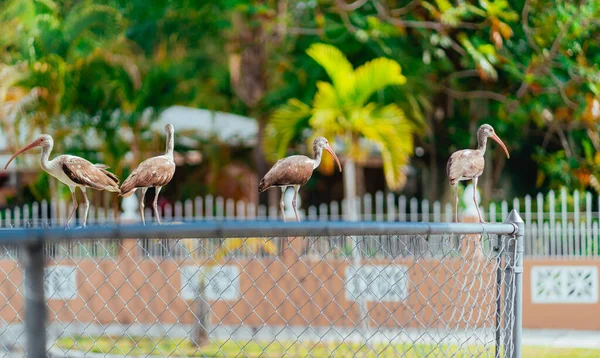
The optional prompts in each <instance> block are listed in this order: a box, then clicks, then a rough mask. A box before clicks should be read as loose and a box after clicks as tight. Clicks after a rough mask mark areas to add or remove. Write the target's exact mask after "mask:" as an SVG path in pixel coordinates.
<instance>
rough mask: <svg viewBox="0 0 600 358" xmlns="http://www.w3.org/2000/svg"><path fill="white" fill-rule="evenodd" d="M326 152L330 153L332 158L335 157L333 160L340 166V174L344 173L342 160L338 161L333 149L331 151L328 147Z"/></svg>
mask: <svg viewBox="0 0 600 358" xmlns="http://www.w3.org/2000/svg"><path fill="white" fill-rule="evenodd" d="M325 150H326V151H328V152H329V154H331V156H332V157H333V159H335V162H336V163H337V165H338V168H340V172H341V171H342V165H341V164H340V160H339V159H338V157H337V155H335V153H334V152H333V149H331V147H330V146H326V147H325Z"/></svg>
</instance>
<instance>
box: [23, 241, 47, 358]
mask: <svg viewBox="0 0 600 358" xmlns="http://www.w3.org/2000/svg"><path fill="white" fill-rule="evenodd" d="M24 251H25V252H24V259H23V261H24V264H25V282H24V286H25V332H26V335H27V356H28V357H35V358H38V357H40V358H42V357H46V299H45V297H44V250H43V243H42V242H41V241H40V242H36V243H33V244H28V245H25V250H24Z"/></svg>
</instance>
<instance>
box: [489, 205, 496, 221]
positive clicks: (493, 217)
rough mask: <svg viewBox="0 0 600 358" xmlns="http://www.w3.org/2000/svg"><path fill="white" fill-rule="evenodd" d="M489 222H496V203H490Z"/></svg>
mask: <svg viewBox="0 0 600 358" xmlns="http://www.w3.org/2000/svg"><path fill="white" fill-rule="evenodd" d="M490 222H491V223H495V222H496V203H490Z"/></svg>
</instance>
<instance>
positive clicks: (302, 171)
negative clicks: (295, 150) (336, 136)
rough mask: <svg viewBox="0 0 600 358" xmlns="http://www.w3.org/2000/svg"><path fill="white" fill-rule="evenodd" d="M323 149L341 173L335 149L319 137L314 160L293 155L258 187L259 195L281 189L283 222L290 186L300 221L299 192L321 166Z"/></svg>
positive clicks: (275, 167) (276, 167)
mask: <svg viewBox="0 0 600 358" xmlns="http://www.w3.org/2000/svg"><path fill="white" fill-rule="evenodd" d="M323 149H325V150H326V151H328V152H329V153H330V154H331V155H332V156H333V158H334V159H335V161H336V163H337V165H338V167H339V168H340V172H341V171H342V165H341V164H340V160H339V159H338V157H337V155H335V153H334V152H333V149H331V147H330V146H329V142H328V141H327V139H325V138H323V137H317V138H315V140H314V142H313V151H314V153H315V157H314V159H313V158H309V157H307V156H304V155H292V156H289V157H286V158H283V159H279V160H278V161H277V162H276V163H275V164H274V165H273V167H272V168H271V170H269V171H268V172H267V174H265V176H264V178H262V180H261V181H260V184H259V185H258V192H259V193H262V192H263V191H265V190H267V189H269V188H271V187H274V186H278V187H280V188H281V201H280V202H279V208H280V209H281V216H282V217H283V221H285V214H284V212H283V211H284V202H283V194H284V193H285V189H287V187H288V186H293V187H294V198H293V199H292V205H293V207H294V214H295V215H296V220H297V221H300V217H299V216H298V210H297V208H296V197H297V196H298V190H300V187H301V186H302V185H304V184H306V182H307V181H308V179H310V177H311V176H312V173H313V171H314V170H315V169H316V168H317V167H318V166H319V164H321V156H322V154H323Z"/></svg>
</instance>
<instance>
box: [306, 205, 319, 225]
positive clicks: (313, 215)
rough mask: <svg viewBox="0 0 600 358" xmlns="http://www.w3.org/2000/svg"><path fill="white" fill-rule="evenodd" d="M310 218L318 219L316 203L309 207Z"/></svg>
mask: <svg viewBox="0 0 600 358" xmlns="http://www.w3.org/2000/svg"><path fill="white" fill-rule="evenodd" d="M308 220H311V221H312V220H317V207H316V206H314V205H311V206H309V207H308Z"/></svg>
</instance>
